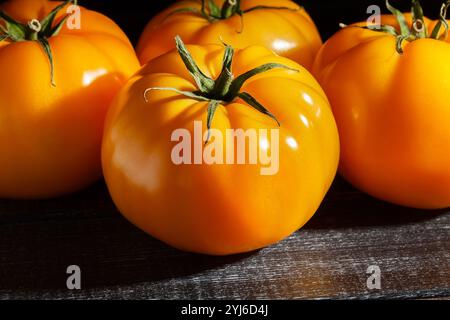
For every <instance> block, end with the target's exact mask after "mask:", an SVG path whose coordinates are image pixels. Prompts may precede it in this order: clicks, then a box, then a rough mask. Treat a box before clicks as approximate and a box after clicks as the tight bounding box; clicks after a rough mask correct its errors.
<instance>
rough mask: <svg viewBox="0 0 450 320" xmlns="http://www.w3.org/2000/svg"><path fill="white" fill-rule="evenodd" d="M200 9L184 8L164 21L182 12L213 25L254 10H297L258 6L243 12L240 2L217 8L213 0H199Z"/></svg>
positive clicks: (231, 1)
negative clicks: (197, 16)
mask: <svg viewBox="0 0 450 320" xmlns="http://www.w3.org/2000/svg"><path fill="white" fill-rule="evenodd" d="M200 1H201V4H202V6H201V8H200V9H197V8H193V7H185V8H180V9H177V10H174V11H172V12H171V13H169V14H168V15H167V16H166V19H167V18H168V17H170V16H172V15H174V14H177V13H182V12H191V13H194V14H197V15H199V16H201V17H203V18H205V19H206V20H208V21H209V22H210V23H213V22H215V21H218V20H225V19H228V18H231V17H232V16H235V15H238V16H240V17H241V19H242V18H243V16H244V14H246V13H248V12H251V11H255V10H289V11H298V9H293V8H289V7H283V6H279V7H275V6H265V5H258V6H255V7H251V8H248V9H245V10H242V8H241V0H226V1H224V3H223V5H222V7H220V6H218V5H217V4H216V2H215V1H214V0H200Z"/></svg>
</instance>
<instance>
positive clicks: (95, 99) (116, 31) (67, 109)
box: [0, 0, 139, 198]
mask: <svg viewBox="0 0 450 320" xmlns="http://www.w3.org/2000/svg"><path fill="white" fill-rule="evenodd" d="M59 3H60V2H53V1H52V2H49V1H35V0H33V1H31V0H15V1H8V2H6V3H4V4H3V5H2V9H3V10H4V11H5V12H6V13H8V14H9V15H10V16H12V17H13V18H15V19H17V20H19V21H20V22H23V23H26V22H27V21H29V20H31V19H33V18H37V19H42V18H43V17H45V16H46V15H47V14H48V13H49V12H50V11H51V9H53V8H54V7H55V6H56V5H58V4H59ZM62 14H65V9H63V10H62V12H61V13H60V14H59V16H60V17H61V15H62ZM80 17H81V29H79V30H69V29H68V28H67V26H64V27H63V29H62V30H61V32H60V33H59V34H58V35H57V36H54V37H51V38H49V43H50V46H51V49H52V53H53V61H54V68H55V71H54V75H55V77H54V79H55V84H56V86H55V87H52V85H51V77H50V64H49V60H48V58H47V57H46V55H45V54H44V51H43V49H42V47H41V46H40V45H39V44H38V43H37V42H33V41H21V42H14V43H12V42H6V41H3V42H0V70H1V72H2V77H1V78H0V107H1V109H0V149H1V150H2V151H1V153H0V197H7V198H47V197H54V196H58V195H61V194H65V193H69V192H73V191H77V190H79V189H81V188H83V187H85V186H87V185H88V184H91V183H92V182H94V181H96V180H98V179H99V178H100V177H101V160H100V158H101V157H100V149H101V140H102V134H103V125H104V119H105V116H106V112H107V110H108V107H109V104H110V102H111V100H112V98H113V96H114V95H115V93H117V91H118V90H119V89H120V88H121V86H122V85H123V84H124V83H125V82H126V80H127V78H128V77H129V76H131V75H132V73H134V72H135V71H136V70H137V69H138V68H139V62H138V60H137V57H136V55H135V53H134V51H133V48H132V46H131V44H130V42H129V40H128V39H127V37H126V36H125V34H124V33H123V32H122V31H121V30H120V28H119V27H118V26H117V25H116V24H115V23H114V22H112V21H111V20H110V19H108V18H107V17H105V16H103V15H101V14H99V13H96V12H93V11H89V10H87V9H84V8H82V7H81V13H80ZM56 21H59V18H57V19H56ZM112 53H113V54H112Z"/></svg>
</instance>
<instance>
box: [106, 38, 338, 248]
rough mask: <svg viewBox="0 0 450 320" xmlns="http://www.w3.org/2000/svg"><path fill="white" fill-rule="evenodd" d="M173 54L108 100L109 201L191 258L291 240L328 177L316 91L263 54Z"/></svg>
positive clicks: (327, 122)
mask: <svg viewBox="0 0 450 320" xmlns="http://www.w3.org/2000/svg"><path fill="white" fill-rule="evenodd" d="M176 46H177V50H176V51H171V52H169V53H167V54H164V55H162V56H160V57H158V58H156V59H154V60H152V61H150V62H149V63H148V64H147V65H146V66H144V67H143V68H142V69H141V70H140V71H139V72H138V73H137V74H136V75H135V76H133V77H132V78H131V80H130V81H129V83H128V84H127V85H126V86H125V87H124V88H123V89H122V90H121V91H120V93H119V94H118V96H117V97H116V98H115V99H114V101H113V103H112V106H111V109H110V111H109V113H108V116H107V120H106V125H105V135H104V140H103V148H102V162H103V172H104V176H105V179H106V183H107V185H108V188H109V191H110V193H111V196H112V199H113V200H114V202H115V204H116V205H117V207H118V208H119V210H120V212H122V214H123V215H124V216H125V217H126V218H127V219H129V220H130V221H131V222H132V223H133V224H135V225H136V226H138V227H139V228H141V229H142V230H144V231H146V232H147V233H149V234H151V235H152V236H154V237H156V238H158V239H160V240H162V241H164V242H166V243H168V244H170V245H172V246H174V247H176V248H179V249H182V250H186V251H190V252H197V253H204V254H212V255H227V254H234V253H241V252H248V251H252V250H255V249H258V248H262V247H265V246H268V245H270V244H273V243H275V242H277V241H279V240H281V239H283V238H285V237H287V236H289V235H290V234H292V233H293V232H294V231H296V230H298V229H299V228H300V227H302V226H303V225H304V224H305V223H306V222H307V221H308V220H309V219H310V218H311V216H312V215H313V214H314V213H315V211H316V210H317V208H318V207H319V205H320V203H321V201H322V200H323V198H324V196H325V194H326V192H327V190H328V189H329V187H330V185H331V183H332V181H333V178H334V176H335V174H336V170H337V165H338V159H339V139H338V132H337V127H336V124H335V122H334V119H333V116H332V112H331V108H330V106H329V103H328V100H327V98H326V96H325V94H324V93H323V91H322V89H321V88H320V86H319V85H318V83H317V82H316V80H315V79H314V78H313V77H312V76H311V74H310V73H309V72H307V71H306V69H304V68H303V67H301V66H300V65H299V64H297V63H295V62H294V61H292V60H289V59H287V58H283V57H280V56H278V55H276V54H274V53H273V52H271V51H270V50H268V49H266V48H264V47H261V46H250V47H248V48H245V49H237V50H234V49H233V48H232V47H231V46H230V45H207V46H196V45H191V46H185V45H184V44H183V42H182V41H181V39H180V38H177V41H176Z"/></svg>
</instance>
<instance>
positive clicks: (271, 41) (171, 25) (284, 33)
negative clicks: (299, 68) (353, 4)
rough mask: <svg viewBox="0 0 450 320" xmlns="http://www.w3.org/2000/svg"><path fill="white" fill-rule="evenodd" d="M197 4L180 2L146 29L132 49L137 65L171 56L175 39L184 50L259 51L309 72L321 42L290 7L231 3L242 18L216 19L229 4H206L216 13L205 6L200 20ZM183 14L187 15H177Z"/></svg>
mask: <svg viewBox="0 0 450 320" xmlns="http://www.w3.org/2000/svg"><path fill="white" fill-rule="evenodd" d="M201 2H202V1H195V0H189V1H179V2H177V3H175V4H173V5H171V6H170V7H169V8H167V9H166V10H164V11H162V12H161V13H160V14H158V15H157V16H156V17H154V18H153V19H152V20H151V21H150V22H149V23H148V25H147V27H146V28H145V30H144V32H143V34H142V35H141V38H140V40H139V43H138V46H137V49H136V50H137V53H138V57H139V60H140V61H141V63H142V64H144V63H146V62H148V61H149V60H151V59H154V58H155V57H157V56H159V55H161V54H163V53H166V52H168V51H170V50H172V49H173V48H174V43H173V39H174V37H175V36H176V35H180V36H181V38H183V39H184V41H185V42H186V43H188V44H212V43H215V44H221V42H222V41H223V42H226V43H228V44H230V45H232V46H233V47H235V48H245V47H247V46H249V45H262V46H264V47H266V48H269V49H271V50H273V51H274V52H276V53H277V54H279V55H282V56H284V57H287V58H290V59H292V60H294V61H296V62H298V63H300V64H301V65H303V66H304V67H305V68H307V69H310V68H311V67H312V64H313V61H314V58H315V55H316V54H317V51H318V50H319V48H320V46H321V44H322V40H321V38H320V35H319V32H318V31H317V28H316V26H315V24H314V22H313V20H312V19H311V18H310V16H309V15H308V13H307V12H306V11H305V10H304V9H303V8H302V7H299V6H298V5H297V4H296V3H295V2H293V1H290V0H242V1H234V3H236V6H239V5H240V8H234V9H240V10H241V11H242V12H243V13H242V17H241V16H240V15H239V12H240V11H239V10H237V11H238V12H234V13H233V11H231V12H229V13H227V14H226V13H220V14H219V12H220V11H221V8H223V5H224V4H227V3H229V2H233V1H228V0H227V1H223V0H221V1H211V3H212V4H213V6H214V7H216V8H215V9H214V10H212V9H211V6H209V7H208V6H207V5H205V6H206V11H205V14H204V15H202V14H201V8H202V3H201ZM204 2H205V3H206V2H207V1H204ZM261 6H264V8H261ZM269 7H271V8H269ZM186 8H190V9H191V10H190V11H182V10H183V9H186ZM254 8H260V9H257V10H253V9H254ZM192 10H193V11H195V12H192ZM217 10H219V12H218V13H216V16H215V17H214V12H215V11H217ZM231 10H233V8H232V9H231Z"/></svg>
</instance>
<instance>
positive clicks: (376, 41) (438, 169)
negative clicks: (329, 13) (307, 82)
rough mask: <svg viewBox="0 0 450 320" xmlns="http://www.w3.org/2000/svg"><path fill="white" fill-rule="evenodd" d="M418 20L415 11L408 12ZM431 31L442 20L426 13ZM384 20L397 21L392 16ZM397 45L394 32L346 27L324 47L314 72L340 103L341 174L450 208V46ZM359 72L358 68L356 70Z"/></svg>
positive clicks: (395, 196)
mask: <svg viewBox="0 0 450 320" xmlns="http://www.w3.org/2000/svg"><path fill="white" fill-rule="evenodd" d="M405 16H406V17H407V20H408V21H409V23H411V15H409V14H406V15H405ZM425 22H426V24H427V25H428V30H432V29H433V27H434V26H435V24H436V21H430V20H428V19H425ZM382 23H383V24H391V25H395V26H396V25H397V24H396V22H395V19H394V18H393V17H392V16H383V17H382ZM403 50H404V53H403V54H402V55H400V54H398V53H397V51H396V39H395V37H393V36H390V35H387V34H383V33H380V32H376V31H371V30H363V29H361V28H354V27H350V28H345V29H343V30H341V31H340V32H338V33H337V34H336V35H334V36H333V37H332V38H331V39H330V40H329V41H328V42H327V43H325V44H324V46H323V47H322V49H321V50H320V52H319V54H318V57H317V60H316V62H315V65H314V70H313V73H314V74H315V75H316V77H317V79H318V80H319V82H320V83H321V85H322V86H323V88H324V90H325V92H326V93H327V96H328V98H329V99H330V103H331V106H332V109H333V113H334V115H335V118H336V122H337V124H338V128H339V135H340V140H341V161H340V173H341V174H342V175H343V176H344V177H345V178H346V179H347V180H348V181H349V182H351V183H352V184H353V185H355V186H356V187H357V188H359V189H361V190H363V191H365V192H367V193H369V194H370V195H372V196H374V197H377V198H379V199H382V200H386V201H389V202H392V203H395V204H399V205H404V206H409V207H416V208H422V209H438V208H446V207H449V206H450V166H449V163H450V148H449V141H450V126H449V124H450V108H449V105H448V97H447V94H446V92H450V81H449V74H450V60H449V59H448V57H449V56H450V45H449V43H448V40H447V42H446V41H438V40H433V39H420V40H416V41H413V42H409V43H408V42H405V44H404V47H403ZM350 70H351V72H350Z"/></svg>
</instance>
